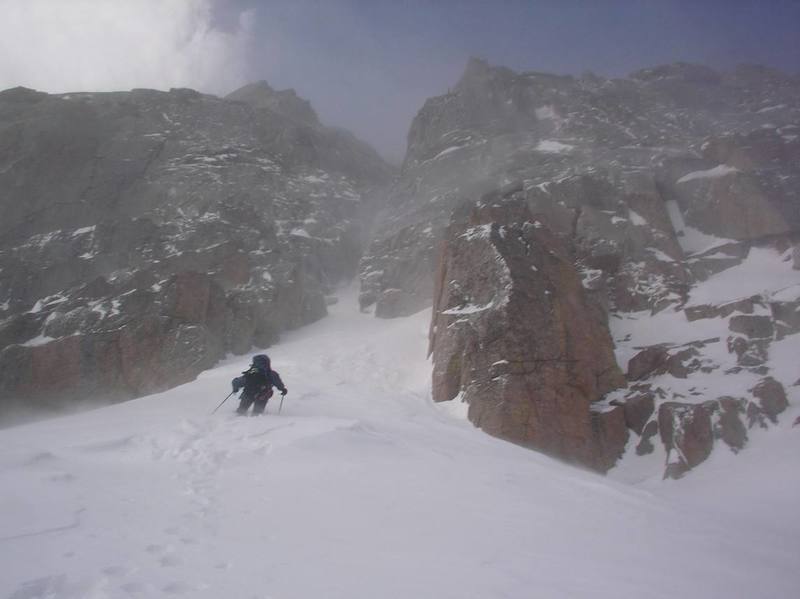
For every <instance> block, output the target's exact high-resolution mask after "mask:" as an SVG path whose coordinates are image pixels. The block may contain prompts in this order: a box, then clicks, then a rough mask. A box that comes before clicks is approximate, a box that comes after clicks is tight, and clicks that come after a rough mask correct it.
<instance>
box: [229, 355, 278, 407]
mask: <svg viewBox="0 0 800 599" xmlns="http://www.w3.org/2000/svg"><path fill="white" fill-rule="evenodd" d="M231 384H232V385H233V392H234V393H236V392H237V391H239V389H242V388H243V389H244V391H242V395H241V396H240V398H239V399H240V402H239V407H238V408H237V409H236V412H237V413H239V414H246V413H247V410H248V409H249V408H250V406H251V405H252V406H253V416H255V415H256V414H263V413H264V408H266V407H267V402H268V401H269V398H270V397H272V387H277V388H278V389H280V392H281V395H286V394H287V393H288V390H287V389H286V385H284V384H283V381H282V380H281V377H280V375H279V374H278V373H277V372H275V371H274V370H272V368H271V367H270V361H269V356H266V355H264V354H258V355H257V356H253V363H252V364H251V365H250V368H248V369H247V370H245V371H244V372H243V373H242V376H239V377H236V378H235V379H233V381H231Z"/></svg>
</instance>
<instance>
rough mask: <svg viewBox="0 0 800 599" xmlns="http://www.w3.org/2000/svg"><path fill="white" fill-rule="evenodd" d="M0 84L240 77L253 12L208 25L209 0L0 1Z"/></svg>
mask: <svg viewBox="0 0 800 599" xmlns="http://www.w3.org/2000/svg"><path fill="white" fill-rule="evenodd" d="M0 11H1V13H2V18H0V89H6V88H9V87H16V86H24V87H30V88H34V89H37V90H41V91H47V92H73V91H112V90H128V89H131V88H135V87H150V88H159V89H164V88H169V87H192V88H196V89H199V90H202V91H206V92H212V93H226V92H228V91H230V90H231V89H232V88H234V87H236V86H238V85H241V84H242V83H244V82H245V81H246V62H247V53H248V51H249V49H250V44H251V37H250V30H251V28H252V18H253V12H252V11H251V10H244V11H240V12H238V13H237V17H236V20H235V23H233V26H232V27H230V28H228V29H221V28H219V27H214V26H213V4H212V1H211V0H181V1H176V2H164V1H162V0H138V1H136V2H107V1H104V0H71V1H69V2H53V1H52V0H0Z"/></svg>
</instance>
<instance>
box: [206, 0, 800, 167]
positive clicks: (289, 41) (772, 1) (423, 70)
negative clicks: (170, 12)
mask: <svg viewBox="0 0 800 599" xmlns="http://www.w3.org/2000/svg"><path fill="white" fill-rule="evenodd" d="M247 9H250V10H252V16H253V24H254V25H253V27H254V28H253V34H254V37H253V43H254V49H255V52H254V54H253V57H252V61H251V62H250V63H249V64H248V71H247V72H248V74H249V75H250V76H251V78H264V79H267V80H268V81H269V82H270V83H272V84H274V85H275V86H278V87H281V88H283V87H294V88H295V89H297V91H298V92H299V93H300V94H301V95H303V96H305V97H307V98H308V99H310V100H311V102H312V103H313V104H314V106H315V107H316V108H317V110H318V112H319V113H320V115H321V116H322V118H323V120H325V121H326V122H328V123H331V124H337V125H342V126H345V127H347V128H350V129H352V130H354V131H355V132H356V133H357V134H358V135H360V136H361V137H362V138H365V139H366V140H367V141H370V142H371V143H373V144H374V145H376V146H377V147H378V148H379V149H380V150H381V151H382V152H383V153H384V154H386V155H387V156H388V157H390V158H391V159H393V160H398V159H400V158H401V156H402V153H403V151H404V147H405V134H406V132H407V129H408V125H409V123H410V120H411V118H413V115H414V114H415V113H416V111H417V110H418V109H419V107H420V106H421V105H422V103H423V101H424V100H425V98H427V97H429V96H431V95H436V94H440V93H443V92H444V91H446V89H447V87H448V86H449V85H452V84H453V83H454V82H455V81H456V80H457V79H458V76H459V75H460V73H461V71H462V70H463V68H464V64H465V63H466V60H467V59H468V58H469V57H470V56H479V57H481V58H485V59H487V60H488V61H489V62H490V63H492V64H502V65H505V66H509V67H512V68H514V69H517V70H541V71H551V72H558V73H574V74H579V73H581V72H583V71H586V70H591V71H594V72H596V73H598V74H602V75H608V76H624V75H626V74H627V73H629V72H631V71H633V70H635V69H638V68H642V67H647V66H653V65H656V64H661V63H665V62H675V61H689V62H700V63H705V64H709V65H711V66H714V67H717V68H721V69H725V68H731V67H733V66H735V65H736V64H738V63H742V62H758V63H764V64H768V65H770V66H774V67H778V68H781V69H784V70H787V71H789V72H792V73H798V72H800V42H798V39H800V1H796V0H762V1H761V2H758V1H752V0H694V1H690V0H661V1H655V0H597V1H589V0H561V1H555V0H542V1H536V0H528V1H522V0H496V1H494V2H490V1H475V0H464V1H460V2H455V1H434V0H428V1H424V0H395V1H386V0H341V1H336V0H328V1H319V0H317V1H314V0H292V1H286V0H263V1H259V0H236V1H234V2H226V3H223V4H221V5H218V12H217V15H218V17H219V18H220V23H222V24H223V25H224V24H225V23H226V22H230V19H231V16H232V15H235V14H237V13H238V12H239V11H242V10H247Z"/></svg>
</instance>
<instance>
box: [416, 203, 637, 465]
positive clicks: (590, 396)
mask: <svg viewBox="0 0 800 599" xmlns="http://www.w3.org/2000/svg"><path fill="white" fill-rule="evenodd" d="M431 352H432V354H433V362H434V374H433V398H434V400H435V401H448V400H453V399H454V398H458V399H457V401H465V402H467V403H468V404H469V418H470V420H471V421H472V422H473V423H475V425H476V426H479V427H480V428H482V429H483V430H484V431H486V432H487V433H489V434H492V435H495V436H498V437H501V438H504V439H507V440H510V441H513V442H515V443H519V444H521V445H525V446H527V447H532V448H535V449H538V450H541V451H545V452H547V453H550V454H552V455H556V456H558V457H561V458H563V459H566V460H569V461H574V462H578V463H581V464H584V465H586V466H589V467H592V468H596V469H598V470H601V471H605V470H607V469H608V468H610V467H611V466H613V465H614V463H615V461H616V460H617V458H618V457H619V456H620V455H621V454H622V451H623V450H624V447H625V442H626V440H627V431H626V428H625V417H624V413H623V409H622V408H620V407H614V406H608V405H604V404H602V403H600V400H602V399H603V397H604V396H605V394H606V393H608V392H609V391H612V390H613V389H616V388H618V387H620V386H623V385H624V384H625V382H624V377H623V375H622V372H621V371H620V370H619V368H618V367H617V364H616V361H615V358H614V351H613V345H612V342H611V336H610V335H609V332H608V328H607V326H606V323H605V318H604V314H603V311H602V310H601V309H600V308H599V307H598V306H596V305H594V304H593V302H592V300H591V299H590V298H589V296H588V294H587V293H586V291H585V290H584V287H583V286H582V284H581V276H580V274H579V272H578V271H577V269H576V268H575V266H574V264H573V261H572V259H571V256H570V255H569V252H568V250H567V248H566V247H564V245H563V244H562V243H561V242H560V241H559V240H558V238H557V237H556V236H555V235H554V234H553V233H552V232H551V231H549V230H548V229H547V228H546V227H544V226H543V225H542V224H541V223H540V222H539V221H537V220H536V219H535V218H534V216H533V215H532V214H531V212H530V210H529V208H528V206H527V204H526V203H525V202H524V200H518V201H508V200H507V201H505V202H503V203H502V204H494V203H493V200H492V199H491V198H488V199H487V200H486V201H484V202H483V203H481V204H479V205H478V206H477V207H473V206H471V205H470V204H466V205H465V206H464V207H463V208H462V209H461V210H460V211H459V212H458V213H457V214H456V215H455V216H454V220H453V222H452V224H451V225H450V227H449V228H448V231H447V235H446V237H445V241H444V243H443V247H442V250H441V256H440V262H439V270H438V272H437V275H436V294H435V299H434V318H433V321H432V325H431Z"/></svg>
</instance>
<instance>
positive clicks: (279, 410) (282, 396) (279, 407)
mask: <svg viewBox="0 0 800 599" xmlns="http://www.w3.org/2000/svg"><path fill="white" fill-rule="evenodd" d="M284 397H286V396H285V395H281V405H279V406H278V414H280V413H281V408H282V407H283V398H284Z"/></svg>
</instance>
